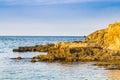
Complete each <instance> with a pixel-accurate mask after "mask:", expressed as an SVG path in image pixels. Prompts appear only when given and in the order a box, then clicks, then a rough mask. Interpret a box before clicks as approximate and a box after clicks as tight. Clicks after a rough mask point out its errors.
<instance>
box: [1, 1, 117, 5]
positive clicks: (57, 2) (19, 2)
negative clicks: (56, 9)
mask: <svg viewBox="0 0 120 80" xmlns="http://www.w3.org/2000/svg"><path fill="white" fill-rule="evenodd" d="M101 1H107V2H109V1H110V2H111V1H113V0H0V3H1V2H3V3H5V4H7V5H15V4H20V5H24V4H27V5H41V4H61V3H62V4H64V3H82V2H101ZM114 1H118V0H114Z"/></svg>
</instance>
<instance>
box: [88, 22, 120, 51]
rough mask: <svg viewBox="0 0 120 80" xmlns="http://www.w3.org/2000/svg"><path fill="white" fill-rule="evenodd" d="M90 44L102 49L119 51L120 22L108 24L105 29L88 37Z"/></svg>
mask: <svg viewBox="0 0 120 80" xmlns="http://www.w3.org/2000/svg"><path fill="white" fill-rule="evenodd" d="M88 39H89V41H90V42H96V43H97V44H99V45H100V46H101V47H102V48H105V49H111V50H120V22H116V23H113V24H109V26H108V27H107V28H105V29H102V30H98V31H96V32H93V33H92V34H90V35H88Z"/></svg>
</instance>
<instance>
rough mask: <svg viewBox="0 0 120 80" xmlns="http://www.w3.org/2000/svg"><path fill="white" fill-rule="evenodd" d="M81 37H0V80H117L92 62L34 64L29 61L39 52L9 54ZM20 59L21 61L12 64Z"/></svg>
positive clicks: (117, 72) (116, 72)
mask: <svg viewBox="0 0 120 80" xmlns="http://www.w3.org/2000/svg"><path fill="white" fill-rule="evenodd" d="M80 40H83V36H0V80H120V70H106V69H105V68H103V67H98V66H94V65H93V64H94V63H93V62H73V63H66V64H63V63H60V62H53V63H48V62H35V63H31V62H30V58H32V57H33V56H36V55H39V54H41V55H45V54H47V53H42V52H22V53H19V52H13V51H12V50H13V49H14V48H18V47H19V46H35V45H39V44H48V43H57V42H61V41H65V42H71V41H80ZM18 56H21V57H22V58H24V59H22V60H16V59H13V58H16V57H18Z"/></svg>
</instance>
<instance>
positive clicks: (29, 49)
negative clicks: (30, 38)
mask: <svg viewBox="0 0 120 80" xmlns="http://www.w3.org/2000/svg"><path fill="white" fill-rule="evenodd" d="M54 45H55V44H46V45H36V46H25V47H19V48H18V49H13V52H48V50H49V49H50V48H51V47H53V46H54Z"/></svg>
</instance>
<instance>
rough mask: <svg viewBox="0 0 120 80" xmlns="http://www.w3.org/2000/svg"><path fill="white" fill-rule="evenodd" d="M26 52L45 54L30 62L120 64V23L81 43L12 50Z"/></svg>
mask: <svg viewBox="0 0 120 80" xmlns="http://www.w3.org/2000/svg"><path fill="white" fill-rule="evenodd" d="M27 51H30V52H36V51H37V52H47V55H37V56H35V57H33V58H32V59H31V62H36V61H45V62H54V61H60V62H76V61H98V62H104V63H105V62H118V63H120V62H119V60H120V22H116V23H113V24H109V26H108V27H107V28H105V29H102V30H97V31H96V32H93V33H91V34H89V35H88V37H87V38H84V40H83V41H73V42H58V43H56V44H46V45H36V46H29V47H19V48H18V49H13V52H27ZM96 65H98V64H96ZM101 65H102V64H101Z"/></svg>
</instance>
